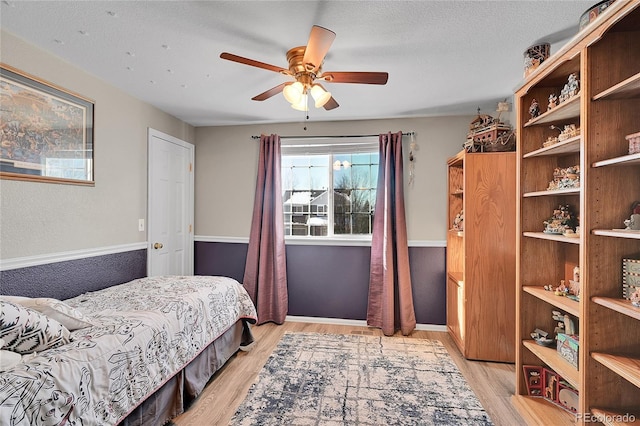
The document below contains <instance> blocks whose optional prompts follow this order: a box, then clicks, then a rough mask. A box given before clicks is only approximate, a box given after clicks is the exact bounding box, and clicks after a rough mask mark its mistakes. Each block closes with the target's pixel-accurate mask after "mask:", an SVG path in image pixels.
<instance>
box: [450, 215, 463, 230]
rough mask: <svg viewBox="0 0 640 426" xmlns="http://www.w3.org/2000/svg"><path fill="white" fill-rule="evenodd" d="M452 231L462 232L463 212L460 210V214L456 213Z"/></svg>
mask: <svg viewBox="0 0 640 426" xmlns="http://www.w3.org/2000/svg"><path fill="white" fill-rule="evenodd" d="M453 229H455V230H456V231H464V210H460V213H458V214H457V215H456V218H455V219H454V220H453Z"/></svg>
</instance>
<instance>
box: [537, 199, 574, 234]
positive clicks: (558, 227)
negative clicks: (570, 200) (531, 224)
mask: <svg viewBox="0 0 640 426" xmlns="http://www.w3.org/2000/svg"><path fill="white" fill-rule="evenodd" d="M543 223H544V233H545V234H563V233H565V232H566V231H567V230H569V229H571V230H573V231H575V229H576V225H577V224H578V220H577V218H576V216H575V214H574V213H573V212H572V211H571V206H569V205H568V204H565V205H562V204H561V205H559V206H558V208H557V209H555V210H554V211H553V215H552V216H551V217H550V218H549V219H547V220H545V221H544V222H543Z"/></svg>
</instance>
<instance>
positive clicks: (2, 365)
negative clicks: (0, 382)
mask: <svg viewBox="0 0 640 426" xmlns="http://www.w3.org/2000/svg"><path fill="white" fill-rule="evenodd" d="M20 361H22V355H20V354H17V353H15V352H11V351H5V350H0V373H3V372H5V371H7V370H11V369H12V368H13V367H15V366H16V365H18V364H19V363H20Z"/></svg>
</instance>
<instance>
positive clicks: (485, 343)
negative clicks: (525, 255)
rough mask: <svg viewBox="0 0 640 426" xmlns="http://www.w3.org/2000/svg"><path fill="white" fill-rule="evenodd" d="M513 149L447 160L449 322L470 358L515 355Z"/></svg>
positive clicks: (504, 359)
mask: <svg viewBox="0 0 640 426" xmlns="http://www.w3.org/2000/svg"><path fill="white" fill-rule="evenodd" d="M515 155H516V154H515V152H492V153H467V152H465V151H461V152H460V153H458V154H457V155H456V156H455V157H452V158H451V159H449V161H448V197H449V200H448V221H449V230H448V232H447V328H448V330H449V333H450V335H451V337H452V338H453V340H454V341H455V343H456V344H457V346H458V348H459V349H460V351H461V352H462V354H463V355H464V356H465V357H466V358H468V359H474V360H486V361H501V362H514V359H515V354H514V351H515V241H516V236H515V217H516V216H515V209H516V207H515V204H516V184H515V170H516V169H515V166H516V158H515ZM462 210H464V230H462V231H461V230H457V229H455V228H454V222H455V219H456V216H457V215H458V214H459V213H460V212H461V211H462Z"/></svg>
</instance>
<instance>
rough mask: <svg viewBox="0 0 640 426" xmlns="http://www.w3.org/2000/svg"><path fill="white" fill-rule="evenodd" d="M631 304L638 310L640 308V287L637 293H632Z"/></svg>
mask: <svg viewBox="0 0 640 426" xmlns="http://www.w3.org/2000/svg"><path fill="white" fill-rule="evenodd" d="M631 304H632V305H633V306H635V307H637V308H640V287H637V288H636V291H634V292H633V293H631Z"/></svg>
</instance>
